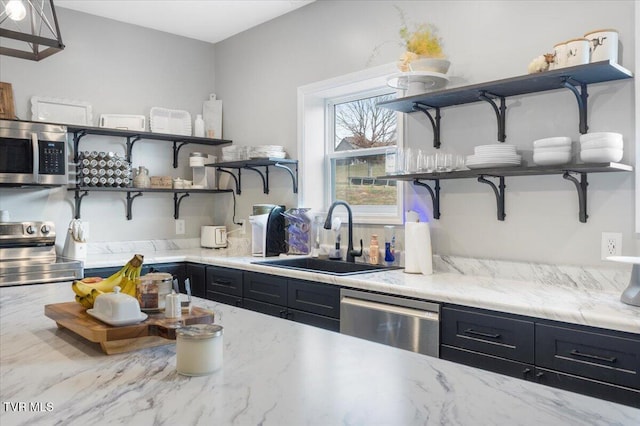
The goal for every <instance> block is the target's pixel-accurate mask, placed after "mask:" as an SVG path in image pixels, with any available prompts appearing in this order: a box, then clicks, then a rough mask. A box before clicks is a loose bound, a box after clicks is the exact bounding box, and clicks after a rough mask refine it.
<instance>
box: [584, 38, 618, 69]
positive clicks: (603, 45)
mask: <svg viewBox="0 0 640 426" xmlns="http://www.w3.org/2000/svg"><path fill="white" fill-rule="evenodd" d="M584 37H585V38H586V39H587V40H589V43H591V62H598V61H611V62H613V63H616V64H617V63H618V31H616V30H596V31H591V32H589V33H586V34H585V35H584Z"/></svg>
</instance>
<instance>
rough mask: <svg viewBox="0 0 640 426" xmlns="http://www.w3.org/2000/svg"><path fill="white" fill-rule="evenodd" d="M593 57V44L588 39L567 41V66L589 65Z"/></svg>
mask: <svg viewBox="0 0 640 426" xmlns="http://www.w3.org/2000/svg"><path fill="white" fill-rule="evenodd" d="M590 57H591V43H590V42H589V40H587V39H586V38H574V39H572V40H569V41H567V66H569V67H571V66H574V65H583V64H588V63H589V59H590Z"/></svg>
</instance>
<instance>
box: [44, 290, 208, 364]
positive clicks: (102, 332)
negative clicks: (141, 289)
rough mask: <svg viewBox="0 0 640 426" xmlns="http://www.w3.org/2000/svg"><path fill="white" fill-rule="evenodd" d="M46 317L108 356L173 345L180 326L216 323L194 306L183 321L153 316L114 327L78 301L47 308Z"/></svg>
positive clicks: (156, 314)
mask: <svg viewBox="0 0 640 426" xmlns="http://www.w3.org/2000/svg"><path fill="white" fill-rule="evenodd" d="M44 314H45V316H47V317H48V318H51V319H52V320H54V321H55V322H56V324H57V325H58V328H64V329H68V330H70V331H72V332H74V333H75V334H78V335H80V336H82V337H84V338H85V339H87V340H89V341H90V342H94V343H99V344H100V346H101V347H102V350H103V351H104V352H105V353H106V354H108V355H111V354H117V353H123V352H130V351H133V350H137V349H143V348H150V347H153V346H161V345H169V344H172V343H173V341H174V340H175V338H176V329H177V328H178V327H180V326H183V325H191V324H212V323H213V316H214V315H213V312H212V311H210V310H208V309H204V308H198V307H196V306H192V307H191V311H190V312H189V313H186V312H183V313H182V317H181V318H165V316H164V313H153V314H148V315H149V318H147V319H146V320H145V321H143V322H141V323H138V324H132V325H124V326H120V327H114V326H111V325H108V324H105V323H103V322H102V321H100V320H98V319H96V318H93V317H92V316H90V315H89V314H87V312H86V309H85V308H84V307H83V306H82V305H80V304H79V303H77V302H65V303H54V304H51V305H45V307H44Z"/></svg>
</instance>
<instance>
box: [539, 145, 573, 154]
mask: <svg viewBox="0 0 640 426" xmlns="http://www.w3.org/2000/svg"><path fill="white" fill-rule="evenodd" d="M536 152H571V145H561V146H543V147H534V148H533V153H534V154H535V153H536Z"/></svg>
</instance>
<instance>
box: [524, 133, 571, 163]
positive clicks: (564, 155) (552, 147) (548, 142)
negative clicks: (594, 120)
mask: <svg viewBox="0 0 640 426" xmlns="http://www.w3.org/2000/svg"><path fill="white" fill-rule="evenodd" d="M569 161H571V138H570V137H567V136H557V137H553V138H544V139H538V140H535V141H533V162H534V163H536V164H537V165H539V166H554V165H559V164H567V163H568V162H569Z"/></svg>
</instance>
